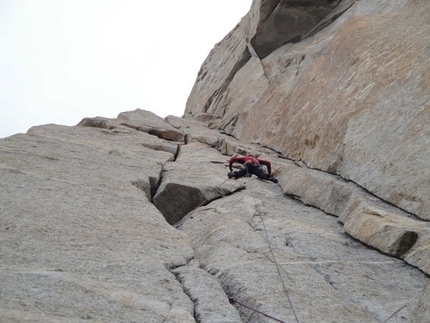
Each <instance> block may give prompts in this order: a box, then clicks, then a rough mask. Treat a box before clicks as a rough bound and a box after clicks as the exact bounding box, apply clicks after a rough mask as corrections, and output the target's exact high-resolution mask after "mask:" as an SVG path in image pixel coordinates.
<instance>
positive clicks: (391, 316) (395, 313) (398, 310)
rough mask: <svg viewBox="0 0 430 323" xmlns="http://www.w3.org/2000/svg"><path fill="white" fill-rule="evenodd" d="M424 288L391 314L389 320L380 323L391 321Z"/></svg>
mask: <svg viewBox="0 0 430 323" xmlns="http://www.w3.org/2000/svg"><path fill="white" fill-rule="evenodd" d="M424 289H425V287H424V288H423V289H421V290H420V291H419V292H418V293H416V294H415V295H414V297H412V298H411V299H410V300H409V301H407V302H406V303H405V304H404V305H403V306H401V307H400V308H399V309H397V310H396V311H395V312H394V313H393V314H391V315H390V317H389V318H387V319H386V320H385V321H384V322H382V323H387V322H388V321H389V320H391V319H392V318H393V317H394V316H396V315H397V314H398V313H399V312H400V311H401V310H402V309H404V308H405V307H406V306H408V304H409V303H410V302H412V301H413V300H414V299H415V298H417V297H418V296H419V295H420V294H421V293H422V292H423V291H424Z"/></svg>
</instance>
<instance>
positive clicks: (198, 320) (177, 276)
mask: <svg viewBox="0 0 430 323" xmlns="http://www.w3.org/2000/svg"><path fill="white" fill-rule="evenodd" d="M175 269H176V268H175ZM170 272H171V273H172V275H173V276H174V277H175V279H176V280H177V281H178V283H179V284H181V286H182V290H183V291H184V294H185V295H187V297H188V298H189V299H190V300H191V302H193V304H194V309H193V313H192V315H193V317H194V320H195V321H196V323H202V321H201V316H200V313H199V312H198V311H197V306H198V301H199V300H198V299H197V298H194V297H193V295H192V293H191V291H190V289H188V288H186V287H185V284H184V281H183V279H182V277H181V274H180V273H179V272H175V271H174V270H173V269H172V270H170Z"/></svg>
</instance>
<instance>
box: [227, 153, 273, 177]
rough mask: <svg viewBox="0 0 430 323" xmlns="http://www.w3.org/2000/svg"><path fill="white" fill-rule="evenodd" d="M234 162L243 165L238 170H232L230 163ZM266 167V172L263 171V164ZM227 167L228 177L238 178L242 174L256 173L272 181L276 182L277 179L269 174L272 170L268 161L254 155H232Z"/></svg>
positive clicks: (250, 174)
mask: <svg viewBox="0 0 430 323" xmlns="http://www.w3.org/2000/svg"><path fill="white" fill-rule="evenodd" d="M234 163H240V164H242V165H244V167H243V168H242V169H240V170H238V171H234V172H233V168H232V165H233V164H234ZM262 165H264V166H266V167H267V173H266V172H265V171H264V169H263V166H262ZM228 167H229V169H230V173H229V174H228V178H233V177H234V178H236V179H237V178H239V177H243V176H249V177H251V176H252V175H256V176H258V177H259V178H261V179H267V180H269V181H272V182H273V183H277V182H278V180H277V179H276V178H274V177H272V176H271V172H272V166H271V165H270V162H269V161H267V160H263V159H258V158H257V157H255V156H252V155H248V156H244V157H232V158H230V162H229V164H228Z"/></svg>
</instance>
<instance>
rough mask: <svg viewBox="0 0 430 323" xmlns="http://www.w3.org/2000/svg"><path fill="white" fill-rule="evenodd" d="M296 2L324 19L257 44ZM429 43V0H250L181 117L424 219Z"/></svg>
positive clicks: (429, 213)
mask: <svg viewBox="0 0 430 323" xmlns="http://www.w3.org/2000/svg"><path fill="white" fill-rule="evenodd" d="M300 3H302V4H303V6H304V7H303V8H302V9H303V10H304V11H303V12H306V13H307V14H308V15H310V16H313V17H314V18H315V21H319V24H316V25H315V26H314V27H312V29H313V30H312V31H308V28H307V27H305V26H301V25H300V24H299V25H300V26H299V25H298V27H297V28H299V27H300V28H301V29H302V32H300V35H301V36H300V41H298V42H296V41H294V42H293V41H290V42H288V43H286V44H281V43H278V46H272V45H269V44H267V45H265V44H260V43H259V45H256V46H257V48H256V47H255V46H254V45H255V39H258V37H259V35H263V34H264V30H265V29H264V27H265V26H268V27H267V28H269V29H270V28H271V27H270V26H272V22H273V21H277V20H281V21H284V20H283V17H284V16H283V13H285V12H288V10H291V11H295V10H300V8H298V6H300ZM322 3H326V4H327V6H322ZM334 4H336V6H334V7H333V5H334ZM311 5H315V6H317V7H318V8H320V9H321V10H317V11H315V10H313V9H311V10H307V9H306V8H305V6H311ZM311 7H312V6H311ZM328 10H332V11H331V12H330V13H328V14H327V15H326V17H325V18H323V19H319V18H320V16H319V14H322V15H324V14H326V12H327V11H328ZM297 17H300V14H298V16H297ZM308 20H309V21H311V20H312V19H308ZM310 25H312V23H311V24H310ZM288 29H289V30H292V29H290V28H288ZM279 31H280V32H281V33H282V28H281V29H279ZM269 33H270V34H271V35H277V33H272V32H269ZM263 38H264V37H263ZM264 39H267V40H268V38H264ZM284 39H285V40H291V39H290V36H288V35H285V38H284ZM429 43H430V3H429V2H428V1H426V0H411V1H406V0H403V1H402V0H399V1H393V0H391V1H388V0H382V1H365V0H362V1H302V2H301V1H254V2H253V5H252V8H251V10H250V12H249V13H248V15H247V16H245V17H244V18H243V19H242V21H241V22H240V24H239V25H238V26H237V27H236V28H235V29H234V30H233V31H232V32H231V33H230V34H229V35H228V36H226V37H225V38H224V39H223V40H222V41H221V42H220V43H219V44H217V46H216V47H215V48H214V49H213V50H212V52H211V53H210V55H209V57H208V58H207V59H206V61H205V62H204V63H203V65H202V68H201V72H200V73H199V76H198V78H197V80H196V83H195V85H194V88H193V90H192V92H191V95H190V98H189V100H188V103H187V108H186V111H185V112H186V113H185V117H186V118H194V119H197V120H202V121H206V122H207V123H208V125H210V126H211V127H213V128H219V129H223V130H224V131H226V132H227V133H228V134H231V135H232V136H234V137H236V138H237V139H239V140H240V141H242V142H248V143H251V142H252V143H259V144H261V145H263V146H265V147H270V148H272V149H274V150H276V151H278V152H279V153H281V154H282V155H283V156H284V157H287V158H290V159H293V160H294V161H297V162H299V161H300V162H304V163H306V165H307V166H308V167H310V168H313V169H319V170H323V171H327V172H330V173H332V174H336V175H340V176H341V177H342V178H344V179H346V180H350V181H354V182H356V183H357V184H359V185H360V186H362V187H363V188H365V189H366V190H368V191H370V192H372V193H373V194H375V195H376V196H378V197H380V198H382V199H384V200H386V201H388V202H390V203H392V204H394V205H396V206H398V207H400V208H402V209H404V210H405V211H407V212H409V213H412V214H414V215H416V216H418V217H420V218H422V219H425V220H429V219H430V204H429V203H430V202H429V199H428V192H429V187H430V180H429V178H430V158H429V157H430V127H429V124H430V123H429V120H430V119H429V118H430V105H429V102H430V83H429V82H430V61H429V57H430V55H429V47H428V44H429ZM258 46H260V47H264V49H265V50H268V51H270V53H268V54H267V55H266V53H264V54H263V53H262V52H264V50H263V49H261V48H259V47H258ZM208 71H211V72H208Z"/></svg>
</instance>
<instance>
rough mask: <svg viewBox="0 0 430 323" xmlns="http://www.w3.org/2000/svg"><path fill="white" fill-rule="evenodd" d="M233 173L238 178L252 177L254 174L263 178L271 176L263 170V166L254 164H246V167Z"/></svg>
mask: <svg viewBox="0 0 430 323" xmlns="http://www.w3.org/2000/svg"><path fill="white" fill-rule="evenodd" d="M233 175H234V177H236V178H239V177H243V176H249V177H251V176H252V175H256V176H258V177H259V178H262V179H269V178H270V176H269V174H268V173H266V172H265V171H264V170H263V166H261V165H254V164H245V167H243V168H242V169H241V170H238V171H235V172H234V173H233Z"/></svg>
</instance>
